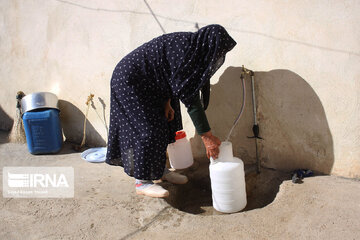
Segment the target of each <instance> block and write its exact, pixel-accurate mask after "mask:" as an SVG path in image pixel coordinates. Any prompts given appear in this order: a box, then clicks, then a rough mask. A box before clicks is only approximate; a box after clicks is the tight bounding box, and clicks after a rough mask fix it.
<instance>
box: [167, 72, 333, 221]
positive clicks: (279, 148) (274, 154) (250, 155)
mask: <svg viewBox="0 0 360 240" xmlns="http://www.w3.org/2000/svg"><path fill="white" fill-rule="evenodd" d="M241 70H242V68H241V67H229V68H227V69H226V70H225V71H224V73H223V74H222V75H221V77H220V79H219V81H218V83H216V84H214V85H212V86H211V97H210V104H209V108H208V110H206V115H207V117H208V119H209V123H210V126H211V128H212V132H213V134H214V135H216V136H218V137H219V138H220V139H221V140H222V141H223V140H225V139H226V136H227V134H228V132H229V131H230V129H231V127H232V124H233V122H234V120H235V119H236V116H237V115H238V113H239V111H240V108H241V104H242V99H243V94H242V84H241V80H240V74H241ZM245 85H246V88H245V94H246V96H245V99H246V105H245V109H244V112H243V115H242V117H241V119H240V121H239V123H238V125H237V126H236V127H235V129H234V131H233V133H232V135H231V138H230V141H231V142H232V144H233V152H234V156H236V157H239V158H240V159H242V160H243V161H244V163H245V172H246V188H247V198H248V204H247V206H246V208H245V209H244V210H243V211H249V210H252V209H256V208H262V207H265V206H267V205H268V204H270V203H271V202H272V201H273V200H274V199H275V197H276V194H277V193H278V191H279V186H280V185H281V183H282V182H283V181H284V180H288V179H291V172H292V171H293V170H296V169H300V168H303V169H311V170H313V171H315V172H319V173H323V174H329V173H330V171H331V169H332V166H333V163H334V150H333V140H332V135H331V132H330V129H329V125H328V122H327V118H326V115H325V111H324V108H323V106H322V103H321V101H320V99H319V97H318V96H317V94H316V92H315V91H314V90H313V88H312V87H311V86H310V85H309V84H308V83H307V82H306V80H304V79H303V78H302V77H300V76H299V75H298V74H296V73H294V72H292V71H290V70H285V69H279V70H272V71H269V72H255V95H256V102H257V109H256V112H257V116H258V123H259V126H260V136H261V137H263V138H264V140H259V141H258V154H259V160H260V162H261V165H262V166H265V167H266V168H263V169H262V171H261V173H260V174H256V171H251V168H253V165H254V164H255V162H256V157H255V156H256V154H255V142H254V139H250V138H248V136H253V133H252V127H253V104H252V97H251V79H250V77H249V76H247V77H246V78H245ZM190 141H191V146H192V150H193V153H194V158H195V159H199V166H197V167H195V168H196V169H194V168H193V169H191V168H190V169H189V170H186V171H184V174H186V175H187V176H188V177H189V179H190V182H189V183H188V184H186V185H184V186H173V185H171V184H169V183H163V184H164V187H166V188H167V189H169V191H170V194H171V195H172V196H171V195H170V198H168V199H167V201H168V203H169V204H170V205H172V206H173V207H175V208H177V209H179V210H181V211H184V212H188V213H192V214H203V215H212V214H218V213H217V212H216V211H215V210H214V209H213V208H212V200H211V186H210V178H209V172H208V160H206V159H205V149H204V147H203V146H202V142H201V138H200V137H199V136H198V135H197V134H196V135H195V136H194V137H193V138H191V139H190ZM271 169H278V170H281V171H276V170H271Z"/></svg>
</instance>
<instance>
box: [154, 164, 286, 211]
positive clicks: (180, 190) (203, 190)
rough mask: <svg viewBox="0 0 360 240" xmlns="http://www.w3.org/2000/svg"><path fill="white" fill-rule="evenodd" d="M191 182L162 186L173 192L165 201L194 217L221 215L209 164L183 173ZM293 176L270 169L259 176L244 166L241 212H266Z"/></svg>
mask: <svg viewBox="0 0 360 240" xmlns="http://www.w3.org/2000/svg"><path fill="white" fill-rule="evenodd" d="M181 173H182V174H185V175H186V176H188V178H189V182H188V183H187V184H185V185H173V184H170V183H167V182H162V183H160V184H161V185H162V186H163V187H164V188H166V189H168V190H169V192H170V197H168V198H166V201H167V202H168V203H169V204H170V205H171V206H172V207H174V208H176V209H178V210H180V211H183V212H186V213H191V214H199V215H217V214H222V213H220V212H218V211H216V210H215V209H214V208H213V207H212V198H211V183H210V178H209V167H208V164H198V163H195V166H194V167H192V168H189V169H187V170H184V171H182V172H181ZM290 177H291V176H290V173H284V172H279V171H276V170H271V169H262V170H261V173H259V174H257V173H256V171H255V167H254V166H253V165H245V181H246V194H247V205H246V208H245V209H244V210H242V211H249V210H253V209H256V208H263V207H265V206H267V205H268V204H270V203H271V202H272V201H273V200H274V199H275V197H276V194H277V193H278V191H279V186H280V184H281V183H282V182H283V181H284V180H288V179H290Z"/></svg>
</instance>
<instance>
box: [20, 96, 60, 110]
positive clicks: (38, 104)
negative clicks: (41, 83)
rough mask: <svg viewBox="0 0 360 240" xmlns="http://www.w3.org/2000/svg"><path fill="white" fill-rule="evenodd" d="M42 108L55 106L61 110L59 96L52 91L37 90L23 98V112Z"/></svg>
mask: <svg viewBox="0 0 360 240" xmlns="http://www.w3.org/2000/svg"><path fill="white" fill-rule="evenodd" d="M41 108H55V109H58V110H59V106H58V98H57V96H56V95H55V94H53V93H51V92H37V93H32V94H29V95H26V96H25V97H23V98H22V99H21V111H22V113H25V112H28V111H32V110H35V109H41Z"/></svg>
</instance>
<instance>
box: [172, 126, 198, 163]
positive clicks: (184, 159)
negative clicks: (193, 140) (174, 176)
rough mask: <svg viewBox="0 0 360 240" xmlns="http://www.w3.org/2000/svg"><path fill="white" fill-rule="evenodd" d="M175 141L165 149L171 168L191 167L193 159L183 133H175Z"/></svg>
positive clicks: (188, 143)
mask: <svg viewBox="0 0 360 240" xmlns="http://www.w3.org/2000/svg"><path fill="white" fill-rule="evenodd" d="M175 140H176V142H174V143H170V144H169V145H168V147H167V151H168V154H169V161H170V165H171V167H172V168H175V169H184V168H188V167H191V165H193V163H194V158H193V155H192V151H191V145H190V142H189V141H188V140H187V139H186V133H185V131H178V132H176V136H175Z"/></svg>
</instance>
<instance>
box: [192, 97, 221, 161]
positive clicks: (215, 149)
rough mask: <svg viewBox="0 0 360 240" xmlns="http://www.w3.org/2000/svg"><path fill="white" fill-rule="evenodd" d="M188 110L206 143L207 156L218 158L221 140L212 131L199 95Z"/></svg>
mask: <svg viewBox="0 0 360 240" xmlns="http://www.w3.org/2000/svg"><path fill="white" fill-rule="evenodd" d="M187 111H188V113H189V115H190V118H191V120H192V122H193V124H194V126H195V129H196V131H197V133H198V134H199V135H200V136H201V139H202V141H203V143H204V145H205V148H206V155H207V157H208V158H210V157H213V158H214V159H216V158H217V157H218V155H219V146H220V144H221V142H220V140H219V139H218V138H217V137H215V136H214V135H212V133H211V128H210V125H209V122H208V120H207V117H206V114H205V111H204V108H203V107H202V105H201V102H200V97H199V96H197V97H196V98H195V99H194V100H193V102H192V103H191V105H190V107H189V108H188V109H187Z"/></svg>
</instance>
